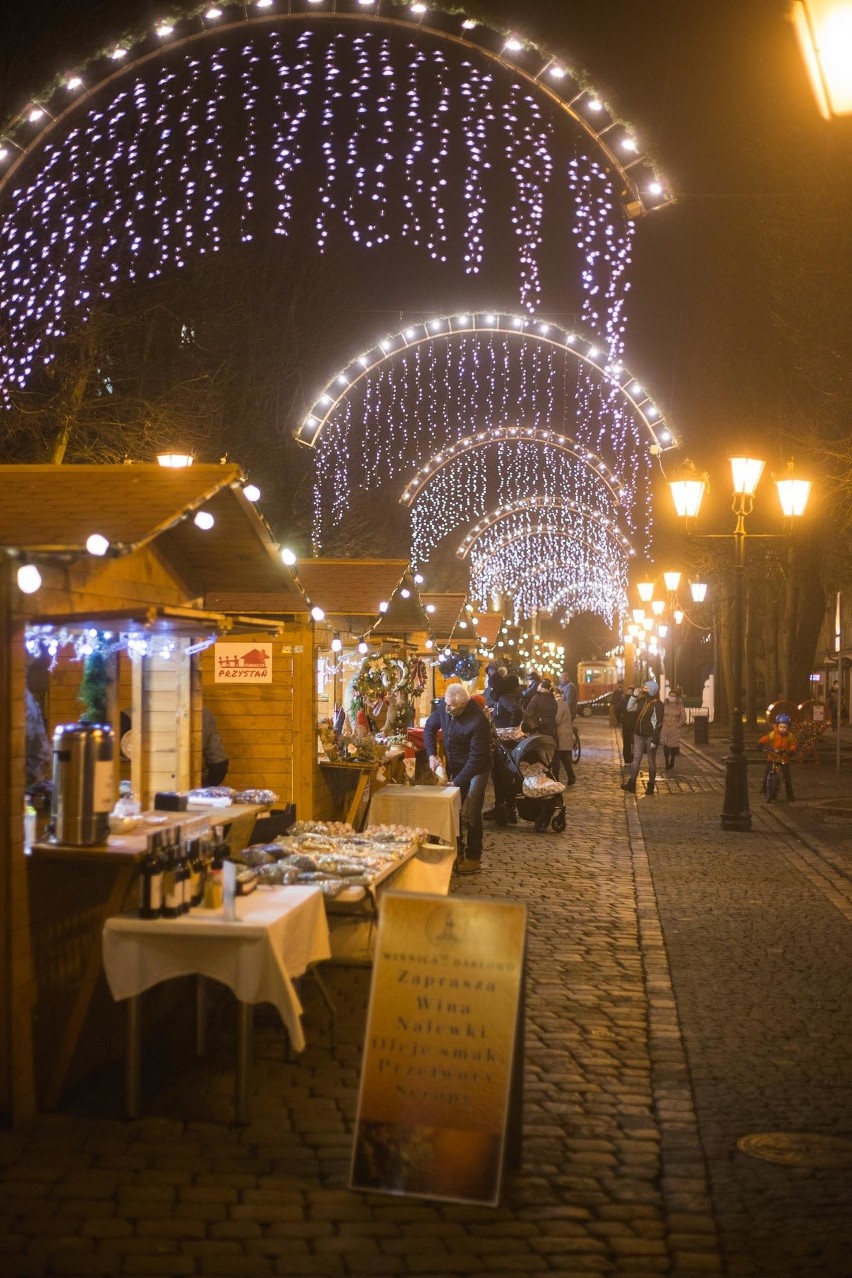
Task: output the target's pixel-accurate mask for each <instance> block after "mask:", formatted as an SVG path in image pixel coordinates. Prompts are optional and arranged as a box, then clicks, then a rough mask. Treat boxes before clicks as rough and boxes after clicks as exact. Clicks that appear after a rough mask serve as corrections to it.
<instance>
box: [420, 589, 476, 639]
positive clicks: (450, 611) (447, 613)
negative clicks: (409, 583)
mask: <svg viewBox="0 0 852 1278" xmlns="http://www.w3.org/2000/svg"><path fill="white" fill-rule="evenodd" d="M420 597H421V599H422V600H423V607H424V608H425V609H426V613H427V615H428V617H429V629H430V630H431V631H432V635H433V638H435V639H437V640H438V641H439V642H442V641H444V640H447V639H452V638H453V636H454V635H455V637H456V638H458V634H457V633H456V627H457V625H458V623H459V621H460V620H461V619H462V613H463V612H464V606H465V603H466V602H467V595H461V594H448V595H429V594H426V595H421V596H420ZM430 607H432V608H434V611H433V612H430V611H429V609H430ZM460 633H461V634H465V631H463V630H462V631H461V632H460ZM469 637H470V638H473V634H472V633H471V634H470V636H469Z"/></svg>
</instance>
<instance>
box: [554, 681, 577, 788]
mask: <svg viewBox="0 0 852 1278" xmlns="http://www.w3.org/2000/svg"><path fill="white" fill-rule="evenodd" d="M556 744H557V747H558V749H557V751H556V760H555V763H554V767H553V775H554V776H555V777H556V778H557V780H558V778H559V765H560V764H561V765H562V767H563V768H564V769H565V777H566V780H567V784H568V785H574V783H575V781H576V780H577V777H576V776H575V774H574V763H573V760H572V758H571V752H572V751H573V749H574V721H573V719H572V718H571V707H570V706H569V705H568V702H567V701H557V703H556Z"/></svg>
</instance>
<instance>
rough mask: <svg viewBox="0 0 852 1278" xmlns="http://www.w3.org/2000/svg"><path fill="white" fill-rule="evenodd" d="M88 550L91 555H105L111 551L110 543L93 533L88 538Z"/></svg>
mask: <svg viewBox="0 0 852 1278" xmlns="http://www.w3.org/2000/svg"><path fill="white" fill-rule="evenodd" d="M86 549H87V550H88V552H89V554H90V555H105V554H106V552H107V551H108V550H109V542H108V541H107V539H106V537H103V536H102V535H101V534H100V533H92V535H91V537H87V538H86Z"/></svg>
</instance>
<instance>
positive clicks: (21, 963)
mask: <svg viewBox="0 0 852 1278" xmlns="http://www.w3.org/2000/svg"><path fill="white" fill-rule="evenodd" d="M16 568H17V564H16V563H15V562H14V561H13V560H11V559H6V560H5V561H4V563H3V566H2V569H0V1123H2V1124H3V1125H4V1126H5V1125H9V1124H10V1123H13V1122H16V1121H20V1120H22V1119H25V1118H28V1117H30V1116H31V1115H32V1114H33V1113H34V1112H35V1108H36V1093H35V1078H34V1071H33V1048H32V1033H31V1018H32V1009H33V1005H34V1003H35V998H36V989H35V981H34V977H33V969H32V954H31V947H30V918H29V889H28V882H27V861H26V858H25V856H24V818H23V813H24V750H25V740H26V734H25V726H24V725H25V716H26V712H25V699H24V688H25V660H24V654H25V649H24V629H23V618H22V617H21V616H20V615H18V614H17V613H16V609H17V607H19V601H20V600H21V599H22V598H23V596H22V595H21V594H20V591H18V589H17V587H16V586H15V584H14V577H13V574H14V573H15V570H16Z"/></svg>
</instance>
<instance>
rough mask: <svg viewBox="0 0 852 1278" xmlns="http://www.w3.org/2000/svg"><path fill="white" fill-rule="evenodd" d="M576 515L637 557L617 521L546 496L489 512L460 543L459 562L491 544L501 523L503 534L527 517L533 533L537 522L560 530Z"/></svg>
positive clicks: (499, 507) (458, 550)
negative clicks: (492, 532) (490, 536)
mask: <svg viewBox="0 0 852 1278" xmlns="http://www.w3.org/2000/svg"><path fill="white" fill-rule="evenodd" d="M573 515H577V516H580V517H582V518H583V519H584V520H586V521H588V522H589V523H591V524H597V525H599V526H600V527H601V528H602V529H604V530H606V532H607V533H609V535H610V536H611V537H612V539H613V540H614V541H615V542H617V543H618V546H619V548H620V549H621V550H622V551H623V552H624V553H625V554H627V555H629V556H633V555H635V553H636V552H635V550H634V549H633V547H632V546H631V544H630V541H629V539H628V538H627V537H625V535H624V533H623V532H622V531H621V529H620V528H619V527H618V524H617V523H616V521H615V519H610V518H609V517H607V516H602V515H598V514H597V513H596V512H595V511H589V510H583V509H582V508H581V507H580V506H575V505H573V504H572V503H570V502H566V503H563V504H561V505H557V504H554V503H553V502H551V501H548V500H547V499H546V498H544V497H527V498H524V499H521V500H519V501H514V502H509V503H507V505H505V506H498V507H497V508H496V509H495V510H490V511H489V512H488V513H487V514H486V515H485V516H484V517H483V518H482V519H480V520H479V521H478V522H477V523H476V524H474V526H473V527H472V528H471V529H470V530H469V531H468V532H467V533H466V535H465V536H464V538H463V539H462V541H461V542H460V543H459V547H458V549H457V550H456V555H457V556H458V557H459V559H466V558H467V557H468V555H470V554H471V552H472V551H475V549H476V548H477V546H478V544H479V543H483V544H488V543H487V542H486V541H485V538H486V537H487V535H488V534H489V533H490V530H491V529H492V528H494V527H495V525H498V524H499V525H500V531H502V530H503V528H505V526H506V525H507V523H508V521H509V520H510V519H512V520H515V519H516V518H517V517H518V516H525V517H526V521H525V523H524V524H523V526H524V527H525V528H526V529H527V530H528V531H532V529H533V520H534V519H537V520H538V521H539V522H540V521H542V520H543V521H545V523H546V524H550V523H553V524H554V526H556V527H558V526H559V525H560V523H561V522H562V521H563V520H564V519H566V518H567V519H569V520H570V517H571V516H573Z"/></svg>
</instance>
